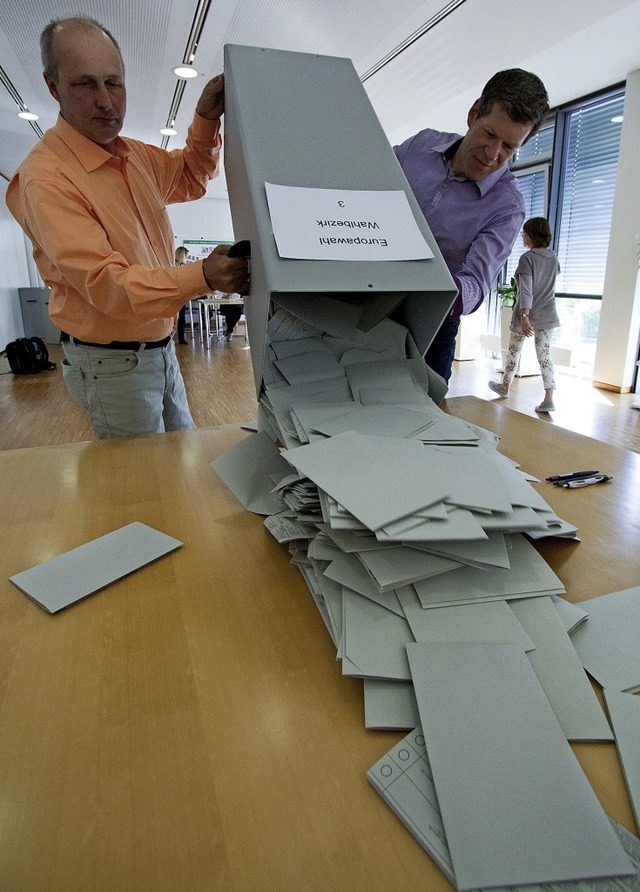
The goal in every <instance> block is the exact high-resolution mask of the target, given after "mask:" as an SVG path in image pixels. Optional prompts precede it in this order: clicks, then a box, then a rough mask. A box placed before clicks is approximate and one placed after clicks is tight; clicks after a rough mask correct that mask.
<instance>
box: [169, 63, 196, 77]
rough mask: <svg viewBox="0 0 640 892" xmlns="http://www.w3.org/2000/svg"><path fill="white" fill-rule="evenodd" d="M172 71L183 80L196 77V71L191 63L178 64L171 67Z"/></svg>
mask: <svg viewBox="0 0 640 892" xmlns="http://www.w3.org/2000/svg"><path fill="white" fill-rule="evenodd" d="M173 73H174V74H175V76H176V77H180V78H182V79H183V80H185V81H188V80H189V79H190V78H192V77H198V72H197V71H196V69H195V68H193V67H192V66H191V65H178V66H177V67H176V68H174V69H173Z"/></svg>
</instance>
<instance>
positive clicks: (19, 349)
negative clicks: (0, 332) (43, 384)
mask: <svg viewBox="0 0 640 892" xmlns="http://www.w3.org/2000/svg"><path fill="white" fill-rule="evenodd" d="M5 352H6V354H7V359H8V360H9V368H10V369H11V371H12V372H13V373H14V374H15V375H33V374H35V373H37V372H48V371H50V370H51V369H55V367H56V364H55V362H50V361H49V351H48V349H47V345H46V344H45V342H44V341H43V340H42V338H37V337H32V338H18V340H17V341H11V343H9V344H7V346H6V347H5Z"/></svg>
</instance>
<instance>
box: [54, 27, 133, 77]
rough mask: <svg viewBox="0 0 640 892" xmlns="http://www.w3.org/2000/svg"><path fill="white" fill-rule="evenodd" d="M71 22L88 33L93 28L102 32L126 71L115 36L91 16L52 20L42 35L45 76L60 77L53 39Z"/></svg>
mask: <svg viewBox="0 0 640 892" xmlns="http://www.w3.org/2000/svg"><path fill="white" fill-rule="evenodd" d="M71 22H73V23H74V24H77V25H79V26H80V27H83V28H85V29H86V30H87V31H88V30H91V29H93V28H97V29H98V30H99V31H102V33H103V34H104V35H105V36H106V37H108V38H109V40H110V41H111V43H112V44H113V45H114V47H115V48H116V50H117V51H118V55H119V56H120V61H121V62H122V70H123V71H124V61H123V60H122V51H121V49H120V47H119V46H118V41H117V40H116V39H115V37H114V36H113V34H112V33H111V32H110V31H108V30H107V29H106V28H105V27H104V25H101V24H100V22H98V21H96V19H92V18H89V16H71V17H69V18H61V19H52V20H51V21H50V22H49V24H48V25H46V26H45V27H44V28H43V30H42V34H41V35H40V58H41V60H42V70H43V71H44V73H45V74H48V75H49V77H52V78H54V80H55V78H56V77H57V76H58V60H57V59H56V56H55V53H54V51H53V37H54V34H55V33H56V31H57V30H58V29H59V28H60V26H61V25H66V24H67V23H71Z"/></svg>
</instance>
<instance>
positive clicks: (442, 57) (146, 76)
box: [0, 0, 640, 198]
mask: <svg viewBox="0 0 640 892" xmlns="http://www.w3.org/2000/svg"><path fill="white" fill-rule="evenodd" d="M79 7H80V10H79ZM204 10H207V14H206V18H205V23H204V28H203V30H202V34H201V37H200V41H199V44H198V48H197V52H196V56H195V63H194V64H195V67H196V68H197V69H198V71H199V73H200V74H201V77H199V78H197V79H195V80H193V81H189V82H187V83H186V87H185V90H184V95H183V98H182V101H181V104H180V107H179V111H178V115H177V118H176V129H177V130H178V136H174V137H171V138H170V140H169V148H172V147H179V146H181V145H183V141H184V135H185V133H186V128H187V126H188V123H189V120H190V119H191V116H192V113H193V109H194V107H195V103H196V100H197V97H198V95H199V93H200V90H201V89H202V86H203V84H204V82H205V79H206V78H208V77H210V76H213V75H214V74H217V73H218V72H220V71H222V68H223V47H224V45H225V44H226V43H234V44H245V45H251V46H264V47H272V48H276V49H283V50H293V51H298V52H310V53H320V54H322V55H330V56H346V57H349V58H350V59H351V60H352V61H353V64H354V66H355V68H356V70H357V72H358V74H359V75H360V76H361V77H363V78H364V83H365V87H366V90H367V92H368V94H369V97H370V99H371V102H372V104H373V107H374V109H375V111H376V113H377V114H378V117H379V118H380V121H381V123H382V126H383V127H384V129H385V132H386V133H387V136H388V137H389V141H390V142H391V143H396V142H399V141H401V140H402V139H403V138H405V137H406V136H409V135H411V134H412V133H414V132H416V131H417V130H419V129H421V128H423V127H427V126H430V127H437V128H439V129H443V130H457V131H461V132H464V130H465V129H466V123H465V122H466V113H467V110H468V108H469V107H470V106H471V104H472V103H473V101H474V99H475V98H476V97H477V95H478V94H479V92H480V88H481V87H482V85H483V84H484V83H485V82H486V80H488V78H489V77H490V76H491V75H492V74H493V73H494V72H495V71H498V70H499V69H502V68H511V67H522V68H527V69H529V70H531V71H535V72H536V74H538V75H539V76H540V77H541V78H542V79H543V81H544V82H545V84H546V86H547V89H548V92H549V97H550V100H551V104H552V106H556V105H561V104H563V103H566V102H569V101H571V100H573V99H576V98H579V97H581V96H584V95H587V94H589V93H591V92H595V91H597V90H599V89H601V88H604V87H608V86H611V85H613V84H617V83H619V82H621V81H624V80H625V78H626V75H627V73H628V72H629V71H633V70H635V69H637V68H640V40H639V39H638V34H639V33H640V0H607V2H606V4H605V3H603V2H602V0H536V2H531V0H509V2H507V0H452V2H447V0H351V2H350V3H345V2H344V0H320V2H319V0H217V2H211V0H83V2H82V3H78V2H75V0H28V3H27V4H25V3H24V0H0V22H1V23H2V24H1V25H0V66H1V67H2V69H3V70H4V73H5V75H6V77H7V78H8V80H9V81H10V82H11V85H12V86H13V89H14V90H15V91H16V92H17V94H18V95H19V97H20V98H21V99H22V102H23V103H24V104H25V105H26V106H27V107H28V109H29V110H30V111H32V112H35V113H36V114H38V115H39V121H38V126H39V127H40V128H41V129H42V130H46V129H47V128H48V127H50V126H52V124H53V123H54V122H55V118H56V114H57V106H56V104H55V102H54V101H53V99H51V97H50V96H49V94H48V92H47V90H46V87H45V84H44V81H43V79H42V74H41V65H40V59H39V43H38V40H39V34H40V31H41V30H42V28H43V26H44V25H45V24H46V23H47V22H48V21H49V20H50V19H52V18H57V17H60V16H67V15H74V14H78V12H79V11H81V13H82V14H85V15H90V16H93V17H94V18H96V19H98V20H99V21H101V22H102V23H103V24H104V25H105V26H106V27H107V28H109V30H111V32H112V33H113V34H114V36H115V37H116V39H117V40H118V41H119V43H120V46H121V48H122V51H123V55H124V59H125V64H126V75H127V91H128V111H127V119H126V123H125V128H124V131H123V132H124V133H125V134H126V135H129V136H132V137H136V138H138V139H142V140H145V141H147V142H151V143H155V144H157V145H160V144H161V142H162V136H161V135H160V133H159V130H160V128H161V127H163V126H165V124H166V122H167V118H168V116H169V112H170V108H171V103H172V99H173V96H174V91H175V88H176V83H177V79H176V77H175V75H174V74H173V73H172V70H171V69H172V67H173V66H175V65H177V64H179V63H180V62H181V61H182V60H183V56H184V54H185V50H186V48H187V44H188V39H189V35H190V32H191V28H192V24H193V21H194V17H195V16H196V13H197V12H202V11H204ZM428 23H431V25H430V27H428V28H426V29H425V27H424V26H425V25H427V24H428ZM421 32H424V33H421ZM419 35H421V36H419ZM405 42H406V43H407V44H408V46H406V48H404V49H402V47H403V44H404V43H405ZM389 55H391V56H392V58H391V59H390V61H387V62H386V64H384V65H383V66H382V67H380V68H379V70H377V71H375V73H371V72H372V70H374V69H376V68H377V67H378V66H379V65H380V63H381V62H383V61H384V60H385V59H386V58H387V56H389ZM274 99H275V101H277V97H274ZM337 101H339V97H337ZM17 111H18V108H17V106H16V102H15V99H14V98H12V96H11V94H10V93H9V91H8V90H7V89H5V87H4V86H3V85H2V83H0V175H2V176H3V177H4V178H5V179H8V178H9V177H10V175H11V174H12V172H13V171H14V170H15V168H16V167H17V166H18V164H19V163H20V162H21V160H22V159H23V158H24V156H25V155H26V154H27V152H28V151H29V150H30V149H31V147H32V146H33V145H34V144H35V143H36V142H37V139H38V135H37V134H36V133H35V132H34V130H33V129H32V128H31V126H30V125H29V124H28V123H27V122H25V121H22V120H20V119H19V118H18V117H17V116H16V114H17ZM208 194H209V195H210V197H218V198H220V197H224V195H225V190H224V178H221V179H219V180H217V181H216V182H215V183H214V184H212V185H211V187H210V190H209V193H208Z"/></svg>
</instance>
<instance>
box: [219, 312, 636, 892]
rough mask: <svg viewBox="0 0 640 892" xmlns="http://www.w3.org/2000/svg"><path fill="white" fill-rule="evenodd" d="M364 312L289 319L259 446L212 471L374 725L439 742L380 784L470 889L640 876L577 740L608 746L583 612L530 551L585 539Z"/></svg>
mask: <svg viewBox="0 0 640 892" xmlns="http://www.w3.org/2000/svg"><path fill="white" fill-rule="evenodd" d="M311 303H313V306H310V304H311ZM360 311H361V308H360V307H357V308H355V309H354V311H353V313H352V314H351V315H350V314H349V311H348V305H345V304H344V303H343V302H338V301H334V300H332V299H331V298H330V297H326V296H322V300H319V301H318V302H317V303H316V302H310V301H308V300H300V301H296V300H295V299H294V298H292V297H291V296H288V297H287V299H286V300H282V301H280V302H279V303H276V304H275V307H274V312H273V314H272V316H271V318H270V319H269V322H268V342H267V350H266V363H265V373H264V376H263V380H264V384H265V386H264V391H263V393H262V394H261V397H260V402H259V429H260V434H259V435H258V436H257V437H253V438H249V439H248V440H245V441H243V443H242V444H238V445H237V446H235V447H232V449H231V450H229V452H228V453H226V454H225V456H224V457H222V460H217V461H216V462H214V464H213V465H212V467H213V468H214V470H216V471H217V472H218V473H219V474H220V475H221V476H222V477H223V479H225V480H226V481H227V482H228V484H229V485H230V487H231V488H232V490H233V492H234V493H235V494H236V495H237V497H238V498H239V499H240V501H241V502H242V504H244V505H245V506H246V507H247V508H249V509H250V510H254V511H257V512H258V513H263V514H265V515H266V517H265V521H264V523H265V526H266V527H267V529H269V531H270V532H271V533H272V535H273V536H274V537H275V538H276V539H277V541H278V542H280V543H288V547H289V553H290V558H291V561H292V563H293V564H294V565H295V566H297V567H298V569H299V570H300V572H301V574H302V576H303V578H304V580H305V582H306V584H307V586H308V588H309V591H310V593H311V596H312V598H313V600H314V602H315V604H316V606H317V608H318V611H319V614H320V616H321V618H322V621H323V622H324V624H325V626H326V629H327V632H328V634H329V635H330V637H331V640H332V641H333V643H334V645H335V649H336V657H337V659H338V660H339V661H340V664H341V668H342V673H343V674H344V675H346V676H354V677H357V678H361V679H362V680H363V696H364V713H365V724H366V727H368V728H377V729H394V730H405V731H410V730H411V729H412V728H415V727H416V726H417V725H418V724H422V726H423V727H425V728H426V729H427V731H426V733H425V734H424V735H422V733H421V732H420V740H421V741H422V742H421V744H420V745H419V746H417V748H416V746H415V742H416V736H415V735H416V733H417V732H413V737H411V735H410V738H411V746H409V745H404V743H403V744H400V745H399V747H400V750H398V752H397V753H394V751H392V754H393V759H392V760H390V758H387V757H385V759H383V760H381V762H380V763H379V764H378V765H377V766H374V767H373V768H372V769H371V771H370V772H369V780H370V781H371V782H372V783H373V785H374V786H375V787H376V789H378V791H379V792H380V793H381V795H383V797H384V798H385V799H386V800H387V801H388V802H389V803H390V804H391V806H392V807H393V808H394V810H395V811H396V812H397V813H398V814H399V815H400V817H401V819H402V820H403V821H404V822H405V824H406V825H407V826H408V827H409V829H410V830H411V831H412V832H413V833H414V834H415V835H416V836H417V838H418V839H419V840H420V841H421V842H422V844H423V845H424V846H425V848H426V849H427V850H428V851H429V852H430V854H431V855H432V857H433V858H434V860H435V861H436V863H438V864H439V865H440V867H441V868H442V869H443V871H444V872H445V874H446V875H447V876H448V877H449V879H450V880H451V881H452V882H454V883H455V884H456V885H457V886H458V888H460V889H476V888H489V887H491V888H494V887H495V888H499V887H500V888H501V887H506V886H509V887H514V886H525V885H527V886H533V887H534V888H535V887H536V884H538V888H540V889H541V888H542V884H545V885H544V888H545V889H553V888H554V886H553V885H552V884H553V883H561V884H563V885H562V887H561V888H562V889H565V888H568V889H570V888H572V884H575V883H577V882H578V881H579V882H580V883H582V884H584V883H586V884H587V885H579V886H578V885H576V886H575V888H576V889H578V888H580V889H581V890H582V889H589V890H591V889H593V890H594V892H595V890H599V889H602V890H603V892H604V889H605V888H607V889H608V888H610V886H602V885H598V884H599V883H602V882H604V883H608V882H609V880H608V879H605V880H601V879H593V878H594V877H608V878H611V877H616V878H620V877H623V878H625V879H622V880H620V879H616V883H626V882H627V880H626V878H627V877H633V879H632V880H631V882H636V881H637V852H635V855H634V857H635V859H636V861H635V867H633V866H632V865H631V864H630V862H629V858H628V853H627V852H625V849H627V850H629V848H630V847H629V845H628V840H627V839H626V836H625V834H624V832H623V831H622V828H618V827H615V828H612V825H611V823H610V822H609V821H608V819H607V818H606V816H605V815H604V814H603V812H602V809H601V808H600V806H599V804H598V802H597V800H596V798H595V795H594V794H593V791H592V790H591V788H590V787H589V784H588V782H587V781H586V778H585V776H584V775H583V774H582V772H581V769H580V767H579V765H578V763H577V762H576V761H575V759H574V757H573V755H572V752H571V749H570V747H569V744H568V741H574V740H575V741H581V740H583V741H592V740H598V741H611V740H613V733H612V729H611V726H610V724H609V721H608V720H607V717H606V715H605V713H604V711H603V708H602V706H601V705H600V702H599V700H598V698H597V697H596V695H595V693H594V690H593V688H592V686H591V683H590V681H589V678H588V676H587V673H586V672H585V668H584V667H585V666H586V665H587V664H586V659H587V653H586V651H587V641H586V639H585V642H584V644H583V648H584V651H585V662H584V664H583V662H582V661H581V659H580V658H579V656H578V654H577V652H576V649H575V647H574V645H573V643H572V638H571V637H570V635H572V636H573V635H579V633H580V632H581V630H582V629H584V628H586V627H587V626H588V622H589V618H588V616H587V613H588V611H585V610H582V609H580V608H577V607H575V606H574V605H570V604H569V603H568V602H567V601H565V600H564V599H563V598H562V597H561V595H562V594H563V593H564V586H563V583H562V581H561V579H560V578H559V577H558V576H557V575H556V574H555V573H554V572H553V570H552V569H551V568H550V567H549V565H548V564H547V563H546V562H545V561H544V559H543V558H542V557H541V556H540V554H539V553H538V552H537V550H536V549H535V548H534V547H533V545H532V544H531V541H529V540H531V539H536V538H541V537H544V536H558V537H563V538H567V537H569V538H576V532H577V528H576V527H574V526H572V525H570V524H568V523H567V522H566V521H564V520H562V518H560V517H558V516H557V515H556V514H555V512H554V511H553V510H552V509H551V507H550V506H549V505H548V504H547V503H546V502H545V501H544V499H543V498H542V496H541V495H540V494H539V493H538V492H537V491H536V490H535V489H534V488H533V486H532V485H531V484H532V481H534V478H531V477H530V476H529V475H527V474H526V473H525V472H523V471H522V470H520V468H519V467H518V466H517V464H516V463H514V462H513V461H511V460H510V459H508V458H507V457H506V456H504V455H502V454H500V453H499V452H498V450H497V446H498V442H499V440H498V438H497V437H496V436H495V435H494V434H492V433H490V432H489V431H486V430H483V429H482V428H479V427H477V426H476V425H471V424H467V423H466V422H464V421H461V420H460V419H457V418H452V417H449V416H448V415H446V414H445V413H444V412H442V410H441V409H439V407H438V405H437V403H438V402H440V400H441V398H442V396H443V391H442V383H443V382H442V381H441V380H440V379H438V378H437V376H434V375H433V373H431V372H430V370H429V369H428V368H427V366H426V365H425V363H424V359H423V358H422V357H421V356H420V355H417V351H416V349H415V345H413V343H412V338H411V336H410V334H409V332H408V331H407V330H406V329H404V328H403V327H402V326H401V325H399V324H398V323H397V322H394V321H392V320H390V319H388V318H386V319H382V320H381V321H379V322H377V324H375V325H373V326H372V327H371V328H370V329H369V330H368V331H366V332H365V331H361V330H359V329H357V328H356V326H355V322H354V321H353V320H355V319H357V318H359V313H360ZM297 313H300V314H301V315H300V316H299V317H298V316H297V315H296V314H297ZM352 317H353V318H352ZM258 494H259V498H258ZM583 638H584V636H583ZM589 659H590V661H591V662H590V665H591V664H593V665H595V659H596V658H595V657H593V658H591V657H590V656H589ZM427 664H428V665H427ZM456 673H457V674H456ZM427 678H428V679H429V680H430V684H429V685H425V683H424V682H425V679H427ZM434 691H435V692H436V693H435V694H434V693H433V692H434ZM516 714H517V716H518V719H517V721H515V722H514V721H513V717H514V716H515V715H516ZM467 719H468V720H469V721H471V720H472V719H473V721H474V722H475V724H474V726H473V728H474V730H473V732H472V733H469V730H468V728H462V727H456V721H463V722H464V721H466V720H467ZM476 725H477V727H476ZM516 738H517V739H516ZM425 739H426V740H427V746H425V744H424V740H425ZM480 739H482V740H485V741H486V745H483V747H477V746H472V747H471V749H470V750H469V751H466V750H465V745H466V742H467V741H475V740H480ZM407 741H409V738H407ZM427 749H428V750H429V756H430V758H433V759H434V765H433V766H431V767H430V766H429V763H428V760H427V755H426V753H427ZM432 749H433V752H432ZM407 753H409V756H408V757H407ZM392 754H389V756H391V755H392ZM405 758H407V759H408V761H407V762H406V764H405V762H404V760H405ZM523 759H524V763H523V761H522V760H523ZM492 760H493V761H492ZM394 762H395V767H394V764H393V763H394ZM409 764H411V765H415V769H413V770H415V772H417V776H416V777H409V771H408V769H409ZM505 765H508V766H509V767H508V770H507V771H503V769H504V766H505ZM398 766H400V768H401V770H400V771H399V772H398V770H397V769H398ZM501 772H503V773H502V774H501ZM396 775H397V776H398V777H397V785H396V784H395V780H396ZM487 778H489V779H490V780H489V782H488V783H487ZM513 778H516V779H517V780H518V784H519V786H518V789H517V791H516V790H515V788H514V787H513V785H512V784H511V782H510V779H513ZM390 779H391V780H393V781H394V783H393V784H390V783H389V782H388V781H389V780H390ZM434 783H435V785H436V787H437V788H438V796H437V797H436V795H435V788H434V787H433V784H434ZM423 786H424V789H423ZM440 794H442V795H441V798H442V800H443V801H442V802H441V803H440V805H441V806H442V814H441V812H440V805H439V804H438V799H439V798H440ZM471 796H473V797H474V798H473V802H472V804H470V802H471V799H470V797H471ZM567 813H570V814H571V815H572V821H571V822H567V821H566V814H567ZM577 815H579V816H580V820H574V819H575V817H576V816H577ZM568 825H571V826H568ZM480 836H481V837H482V840H483V841H482V843H481V844H478V842H477V840H478V838H480ZM621 839H622V842H621ZM485 852H489V853H491V857H489V858H488V859H487V858H484V857H483V853H485ZM498 852H499V853H500V856H499V857H498V856H497V854H496V853H498ZM494 856H495V857H494ZM567 884H568V885H567ZM616 888H620V889H623V888H627V887H626V886H625V885H616ZM629 888H635V887H632V886H630V887H629Z"/></svg>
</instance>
